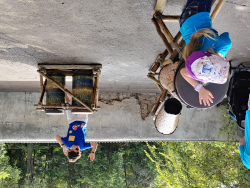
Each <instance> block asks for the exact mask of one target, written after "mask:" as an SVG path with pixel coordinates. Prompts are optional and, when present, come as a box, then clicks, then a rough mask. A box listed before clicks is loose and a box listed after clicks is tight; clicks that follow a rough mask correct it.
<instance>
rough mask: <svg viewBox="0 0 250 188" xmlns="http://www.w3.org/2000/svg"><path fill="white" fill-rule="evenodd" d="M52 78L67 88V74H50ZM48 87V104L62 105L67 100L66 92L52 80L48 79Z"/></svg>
mask: <svg viewBox="0 0 250 188" xmlns="http://www.w3.org/2000/svg"><path fill="white" fill-rule="evenodd" d="M48 76H49V77H50V78H51V79H52V80H54V81H55V82H57V83H58V84H59V85H60V86H62V87H63V88H65V76H64V75H62V74H53V75H48ZM45 89H46V105H54V106H58V105H59V106H61V105H62V103H64V102H65V94H64V92H63V91H62V90H61V89H59V88H58V87H57V86H56V85H55V84H54V83H53V82H52V81H50V80H47V85H46V87H45Z"/></svg>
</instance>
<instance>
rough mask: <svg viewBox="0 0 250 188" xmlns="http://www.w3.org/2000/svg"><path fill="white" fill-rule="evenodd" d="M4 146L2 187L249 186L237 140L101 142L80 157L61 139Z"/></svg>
mask: <svg viewBox="0 0 250 188" xmlns="http://www.w3.org/2000/svg"><path fill="white" fill-rule="evenodd" d="M0 149H1V158H0V159H1V161H0V164H1V165H0V176H1V180H0V187H8V188H12V187H20V188H23V187H25V188H26V187H27V188H30V187H34V188H48V187H49V188H54V187H58V188H59V187H60V188H61V187H74V188H78V187H105V188H106V187H115V188H120V187H121V188H122V187H132V188H133V187H143V188H144V187H157V188H158V187H178V188H179V187H206V188H207V187H221V185H225V186H227V187H250V173H249V171H248V169H246V168H245V167H244V166H243V164H242V162H241V160H240V156H239V152H238V144H237V143H235V142H157V143H155V142H154V143H141V142H138V143H101V144H99V146H98V150H97V152H96V159H95V160H94V161H93V162H92V161H90V160H89V159H88V157H87V156H88V154H89V152H90V151H88V150H87V151H85V152H83V155H82V157H81V158H80V159H79V160H78V161H77V162H76V163H69V162H68V161H67V158H66V157H65V156H64V155H63V152H62V149H61V148H60V147H59V145H58V144H38V143H36V144H1V145H0Z"/></svg>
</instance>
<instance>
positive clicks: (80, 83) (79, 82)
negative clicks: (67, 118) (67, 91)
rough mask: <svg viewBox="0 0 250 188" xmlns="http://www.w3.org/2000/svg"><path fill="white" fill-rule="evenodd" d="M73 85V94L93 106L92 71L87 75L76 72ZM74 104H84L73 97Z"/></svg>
mask: <svg viewBox="0 0 250 188" xmlns="http://www.w3.org/2000/svg"><path fill="white" fill-rule="evenodd" d="M72 87H73V89H72V94H73V95H74V96H76V97H77V98H79V99H80V100H81V101H82V102H84V103H85V104H86V105H88V106H89V107H91V104H92V97H93V92H94V82H93V73H92V71H91V72H90V73H88V74H86V75H80V74H74V75H73V80H72ZM72 105H75V106H82V105H81V104H80V103H79V102H77V101H76V100H75V99H72Z"/></svg>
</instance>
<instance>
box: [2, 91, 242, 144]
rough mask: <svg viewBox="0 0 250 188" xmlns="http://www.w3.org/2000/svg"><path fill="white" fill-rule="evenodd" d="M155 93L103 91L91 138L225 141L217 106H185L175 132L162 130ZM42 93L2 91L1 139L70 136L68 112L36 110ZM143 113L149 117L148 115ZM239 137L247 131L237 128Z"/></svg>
mask: <svg viewBox="0 0 250 188" xmlns="http://www.w3.org/2000/svg"><path fill="white" fill-rule="evenodd" d="M156 97H157V95H156V94H139V95H138V94H130V93H127V94H115V93H103V94H102V95H101V100H100V106H101V109H100V110H99V111H98V112H97V113H94V114H93V115H89V122H88V131H87V137H86V141H97V142H134V141H135V142H136V141H226V140H227V139H226V137H225V136H220V135H218V132H219V131H220V128H222V127H223V126H224V125H223V120H222V116H223V114H221V113H220V111H219V109H218V108H216V107H214V108H211V109H207V110H203V111H201V110H197V109H187V108H186V107H184V106H183V110H182V112H181V116H180V119H179V124H178V127H177V129H176V131H175V132H174V133H173V134H171V135H162V134H160V133H158V132H157V131H156V129H155V127H154V122H153V119H152V117H147V112H149V110H150V109H151V105H152V103H153V102H154V100H156ZM38 100H39V93H28V92H27V93H24V92H0V103H1V104H2V105H1V108H0V119H1V120H0V142H55V138H54V137H55V135H56V134H59V135H61V136H66V133H67V129H68V123H67V119H66V115H62V116H48V115H46V114H45V113H44V112H37V111H36V110H35V107H34V104H35V103H37V101H38ZM143 118H144V120H143ZM236 131H237V135H236V140H239V139H240V138H241V137H242V134H243V131H240V130H239V129H238V128H236Z"/></svg>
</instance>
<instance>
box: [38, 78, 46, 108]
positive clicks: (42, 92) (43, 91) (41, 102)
mask: <svg viewBox="0 0 250 188" xmlns="http://www.w3.org/2000/svg"><path fill="white" fill-rule="evenodd" d="M46 85H47V79H45V81H44V85H43V86H42V88H41V89H42V91H41V95H40V99H39V104H42V105H43V104H44V102H43V97H44V93H45V87H46Z"/></svg>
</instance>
